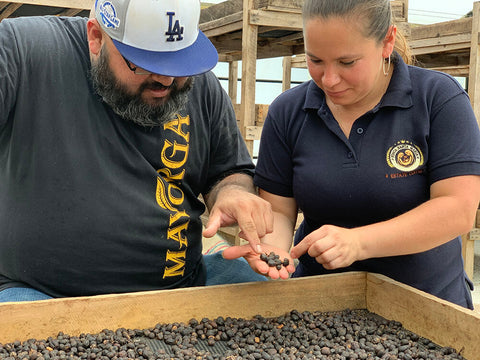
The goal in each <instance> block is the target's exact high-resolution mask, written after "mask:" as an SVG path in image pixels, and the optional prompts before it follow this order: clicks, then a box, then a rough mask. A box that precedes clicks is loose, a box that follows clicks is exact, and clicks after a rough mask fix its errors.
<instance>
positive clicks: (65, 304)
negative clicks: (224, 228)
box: [0, 272, 480, 359]
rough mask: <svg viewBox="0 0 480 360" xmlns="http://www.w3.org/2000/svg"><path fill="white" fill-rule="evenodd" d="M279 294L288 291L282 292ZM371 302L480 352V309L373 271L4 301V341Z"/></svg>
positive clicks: (425, 331)
mask: <svg viewBox="0 0 480 360" xmlns="http://www.w3.org/2000/svg"><path fill="white" fill-rule="evenodd" d="M279 293H281V294H282V296H278V294H279ZM347 308H349V309H368V310H369V311H371V312H374V313H376V314H378V315H381V316H383V317H385V318H387V319H392V320H396V321H400V322H401V323H402V324H403V326H404V327H405V328H407V329H409V330H411V331H413V332H415V333H417V334H418V335H420V336H423V337H426V338H428V339H430V340H432V341H434V342H435V343H437V344H439V345H441V346H450V347H452V348H455V349H457V350H462V355H463V356H464V357H466V358H467V359H477V358H478V354H479V353H480V342H479V341H478V333H479V330H480V314H478V313H475V312H473V311H471V310H468V309H465V308H462V307H460V306H457V305H454V304H451V303H449V302H446V301H443V300H440V299H438V298H436V297H434V296H431V295H429V294H426V293H424V292H421V291H418V290H416V289H414V288H412V287H409V286H406V285H403V284H400V283H398V282H396V281H393V280H391V279H389V278H387V277H385V276H382V275H377V274H371V273H363V272H358V273H346V274H336V275H323V276H313V277H306V278H298V279H289V280H283V281H269V282H266V283H265V282H260V283H244V284H235V285H220V286H210V287H197V288H186V289H177V290H162V291H151V292H139V293H130V294H117V295H101V296H93V297H79V298H66V299H53V300H43V301H36V302H24V303H3V304H0V314H2V316H1V318H2V321H1V322H0V342H1V343H7V342H13V341H15V340H19V341H25V340H28V339H31V338H36V339H45V338H47V337H49V336H52V337H54V336H56V335H57V334H58V333H59V332H63V333H65V334H68V335H71V336H78V335H79V334H82V333H92V334H93V333H97V332H100V331H101V330H103V329H110V330H116V329H118V328H131V329H143V328H149V327H153V326H155V325H156V324H157V323H172V322H188V321H189V320H190V319H191V318H197V319H202V318H204V317H208V318H216V317H218V316H224V317H227V316H231V317H242V318H252V317H254V316H255V315H257V314H260V315H262V316H265V317H273V316H279V315H283V314H285V313H287V312H289V311H291V310H298V311H339V310H344V309H347Z"/></svg>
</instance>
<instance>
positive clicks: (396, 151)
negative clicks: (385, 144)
mask: <svg viewBox="0 0 480 360" xmlns="http://www.w3.org/2000/svg"><path fill="white" fill-rule="evenodd" d="M387 163H388V166H390V167H392V168H395V169H397V170H400V171H406V172H409V171H414V170H415V169H417V168H418V167H419V166H421V165H423V154H422V151H421V150H420V148H419V147H418V146H417V145H415V144H412V143H411V142H410V141H406V140H401V141H399V142H397V143H396V144H395V145H394V146H392V147H390V148H389V149H388V151H387Z"/></svg>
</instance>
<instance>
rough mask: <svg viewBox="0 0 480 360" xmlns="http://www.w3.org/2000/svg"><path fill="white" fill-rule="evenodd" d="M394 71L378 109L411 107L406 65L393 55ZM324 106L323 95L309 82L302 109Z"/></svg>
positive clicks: (397, 56)
mask: <svg viewBox="0 0 480 360" xmlns="http://www.w3.org/2000/svg"><path fill="white" fill-rule="evenodd" d="M393 58H394V60H393V62H394V65H395V67H394V71H393V74H392V79H391V80H390V84H389V85H388V88H387V92H386V93H385V95H384V96H383V98H382V100H381V102H380V104H379V106H377V107H378V108H381V107H385V106H394V107H400V108H409V107H411V106H412V105H413V100H412V81H411V78H410V73H409V70H408V66H407V64H405V62H404V61H403V59H402V57H401V56H400V55H399V54H397V53H395V56H394V57H393ZM324 105H325V93H324V92H323V90H321V89H320V88H319V87H318V86H317V84H315V82H314V81H313V80H310V81H309V84H308V88H307V92H306V95H305V102H304V105H303V109H304V110H306V109H320V108H321V107H322V106H324Z"/></svg>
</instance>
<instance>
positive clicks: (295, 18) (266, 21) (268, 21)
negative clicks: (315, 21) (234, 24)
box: [250, 10, 303, 31]
mask: <svg viewBox="0 0 480 360" xmlns="http://www.w3.org/2000/svg"><path fill="white" fill-rule="evenodd" d="M250 24H252V25H257V26H271V27H278V25H279V24H281V26H282V29H290V30H297V31H302V26H303V23H302V15H301V14H295V13H287V12H283V11H266V10H252V11H250Z"/></svg>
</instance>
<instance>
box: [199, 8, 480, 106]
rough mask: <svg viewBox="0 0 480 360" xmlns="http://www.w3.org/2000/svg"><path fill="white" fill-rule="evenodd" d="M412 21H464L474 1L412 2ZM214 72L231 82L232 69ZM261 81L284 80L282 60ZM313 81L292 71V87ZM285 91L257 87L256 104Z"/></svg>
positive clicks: (265, 63)
mask: <svg viewBox="0 0 480 360" xmlns="http://www.w3.org/2000/svg"><path fill="white" fill-rule="evenodd" d="M204 1H205V2H209V3H219V2H223V0H204ZM408 8H409V12H408V21H409V22H410V23H417V24H432V23H437V22H442V21H448V20H454V19H458V18H461V17H462V16H463V15H465V14H466V13H468V12H469V11H470V10H472V9H473V1H472V0H409V2H408ZM213 72H214V73H215V74H216V75H217V76H218V77H220V78H228V65H227V64H226V63H218V65H217V66H216V67H215V68H214V69H213ZM239 74H241V62H240V64H239ZM257 79H267V80H271V79H274V80H277V81H281V79H282V59H281V58H272V59H264V60H258V61H257ZM308 79H309V75H308V71H307V70H306V69H292V86H295V85H296V82H301V81H305V80H308ZM220 82H221V83H222V86H223V87H224V88H225V89H226V90H228V81H226V80H221V81H220ZM281 90H282V85H281V83H272V84H267V83H263V82H262V83H257V87H256V89H255V103H257V104H270V103H271V102H272V101H273V99H274V98H275V97H276V96H278V95H279V94H280V92H281ZM240 94H241V89H240V84H239V87H238V99H237V101H238V102H240Z"/></svg>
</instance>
